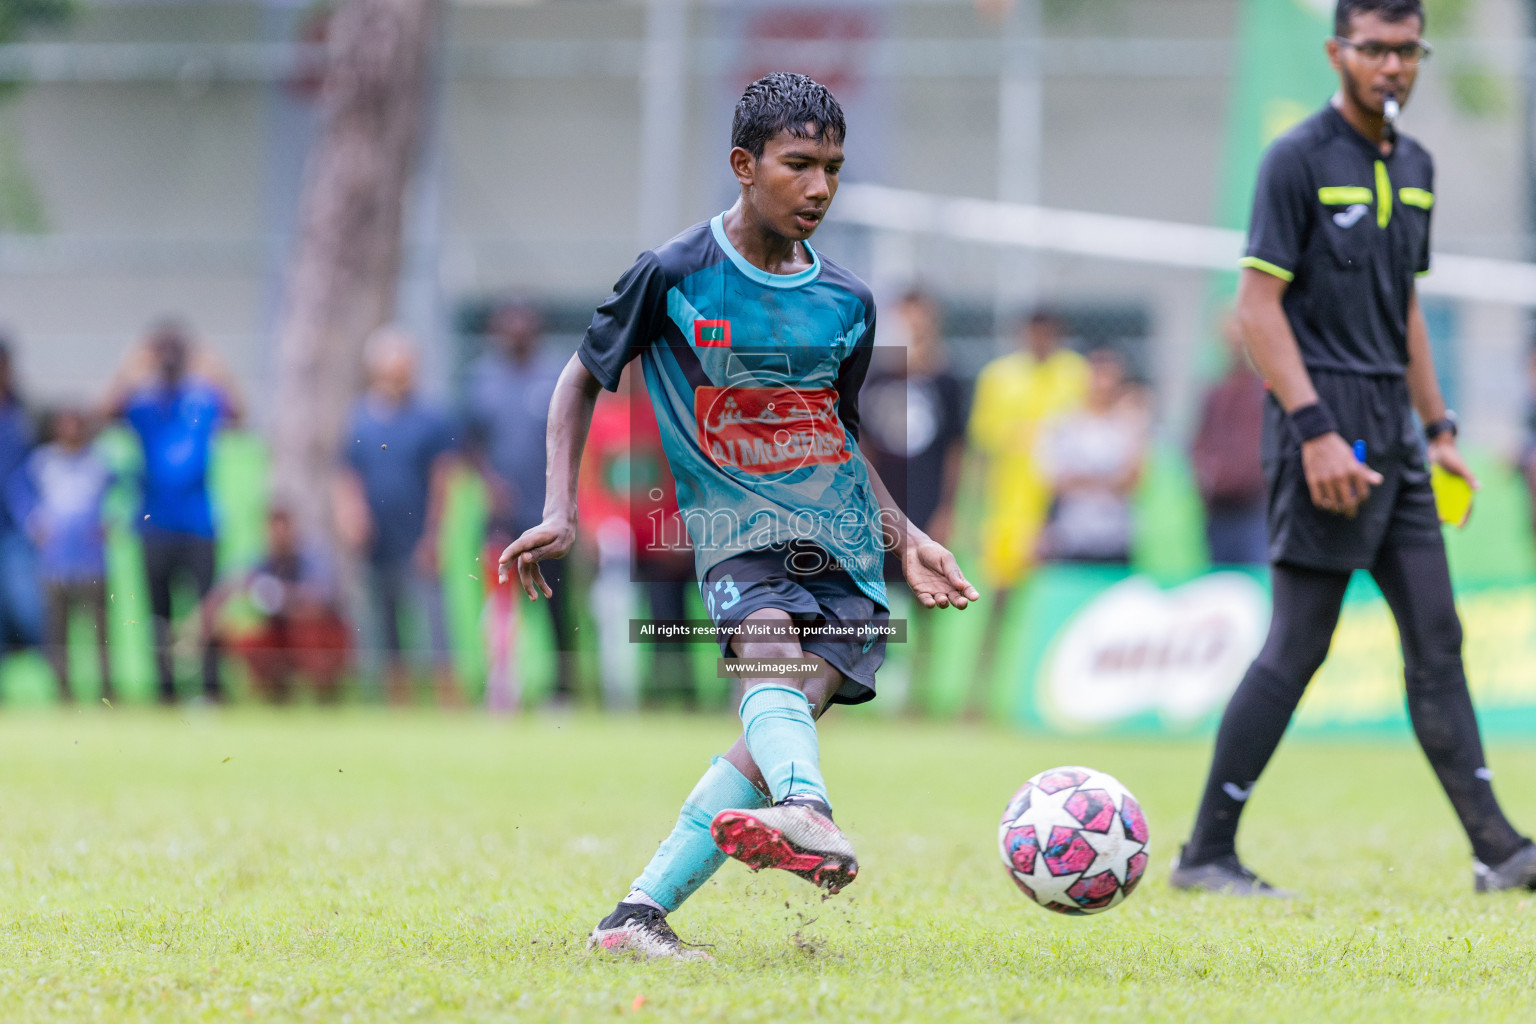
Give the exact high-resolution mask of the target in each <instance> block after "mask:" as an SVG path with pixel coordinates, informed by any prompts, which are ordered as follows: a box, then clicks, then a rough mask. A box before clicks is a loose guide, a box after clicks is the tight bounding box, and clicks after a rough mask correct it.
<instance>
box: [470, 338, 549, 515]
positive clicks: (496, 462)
mask: <svg viewBox="0 0 1536 1024" xmlns="http://www.w3.org/2000/svg"><path fill="white" fill-rule="evenodd" d="M564 368H565V361H564V360H563V359H560V358H559V357H557V356H555V355H553V354H550V353H545V352H535V353H533V354H532V355H531V356H530V358H528V359H527V360H526V361H523V362H517V361H514V360H512V359H510V358H508V357H507V356H506V355H504V354H502V353H500V352H487V353H486V354H485V355H483V356H481V357H480V358H479V359H477V360H476V361H475V363H474V365H473V367H472V368H471V369H470V377H469V389H468V399H469V417H470V425H471V426H472V427H473V428H474V432H475V436H476V440H477V442H478V443H479V444H480V445H481V446H482V448H483V450H484V452H485V460H486V462H487V463H488V468H489V469H490V471H491V472H492V473H494V474H495V475H496V477H497V478H498V482H499V483H500V484H501V485H502V486H503V487H505V488H506V492H507V495H508V497H509V498H510V506H509V507H507V508H505V509H498V510H497V512H498V513H499V514H498V518H499V519H503V520H505V522H504V524H503V525H505V526H506V528H507V529H508V531H509V532H510V533H511V535H512V536H514V537H515V536H517V535H518V534H520V533H522V532H523V531H524V530H526V529H528V528H529V527H532V526H537V525H538V523H539V521H540V520H542V519H543V518H544V435H545V429H546V426H547V424H548V422H549V400H550V398H551V397H552V396H553V395H554V393H555V382H556V381H557V380H558V379H559V378H560V371H561V370H562V369H564Z"/></svg>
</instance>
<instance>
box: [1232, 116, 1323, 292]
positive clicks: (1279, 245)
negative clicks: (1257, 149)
mask: <svg viewBox="0 0 1536 1024" xmlns="http://www.w3.org/2000/svg"><path fill="white" fill-rule="evenodd" d="M1309 189H1310V185H1309V182H1308V175H1307V165H1306V161H1305V160H1303V159H1302V155H1301V153H1300V151H1298V150H1297V149H1296V148H1295V147H1294V146H1291V145H1288V144H1286V143H1285V142H1280V143H1277V144H1275V145H1273V146H1271V147H1270V149H1269V152H1268V153H1266V154H1264V162H1263V163H1262V164H1260V165H1259V181H1258V186H1257V187H1256V188H1255V189H1254V191H1253V217H1252V218H1251V219H1250V220H1249V222H1248V248H1247V249H1246V250H1245V252H1244V255H1245V257H1246V258H1245V259H1244V260H1243V266H1247V267H1255V268H1256V269H1258V270H1263V271H1265V272H1266V273H1271V274H1275V276H1276V277H1282V278H1284V279H1285V280H1287V281H1289V280H1290V279H1291V277H1292V276H1294V275H1295V273H1296V267H1297V265H1298V264H1300V262H1301V253H1302V250H1303V249H1305V248H1306V245H1307V237H1308V235H1309V234H1310V233H1311V230H1312V214H1313V207H1314V206H1315V203H1314V202H1313V197H1312V196H1310V195H1308V192H1309ZM1276 271H1279V273H1276Z"/></svg>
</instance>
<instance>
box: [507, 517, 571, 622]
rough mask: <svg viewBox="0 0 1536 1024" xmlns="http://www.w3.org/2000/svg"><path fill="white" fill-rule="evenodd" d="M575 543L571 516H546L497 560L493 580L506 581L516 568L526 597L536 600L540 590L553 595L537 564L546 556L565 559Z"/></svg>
mask: <svg viewBox="0 0 1536 1024" xmlns="http://www.w3.org/2000/svg"><path fill="white" fill-rule="evenodd" d="M575 543H576V521H575V519H573V518H570V517H565V516H561V517H549V518H546V519H545V520H544V521H543V522H542V523H540V524H539V525H538V526H535V527H534V528H533V529H531V530H525V531H524V532H523V535H522V536H521V537H519V538H517V540H515V541H513V542H512V543H511V544H508V545H507V549H506V550H505V551H503V552H502V553H501V558H499V559H497V563H496V579H497V581H498V582H500V583H506V582H507V580H508V579H509V578H510V577H511V574H512V572H513V567H514V566H515V567H516V571H517V582H518V585H519V586H521V587H522V588H523V593H525V594H527V595H528V600H530V601H537V600H538V599H539V593H540V592H541V591H542V592H543V594H544V596H545V597H554V596H555V592H554V591H553V590H550V589H549V584H548V583H547V582H545V580H544V573H543V572H541V571H540V569H539V563H540V562H542V561H544V559H546V558H564V557H565V556H566V555H568V554H569V553H570V551H571V546H572V545H573V544H575Z"/></svg>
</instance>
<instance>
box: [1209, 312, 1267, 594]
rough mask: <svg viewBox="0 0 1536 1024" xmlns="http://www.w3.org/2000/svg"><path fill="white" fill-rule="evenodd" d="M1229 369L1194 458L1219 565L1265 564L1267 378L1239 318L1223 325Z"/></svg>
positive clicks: (1213, 397)
mask: <svg viewBox="0 0 1536 1024" xmlns="http://www.w3.org/2000/svg"><path fill="white" fill-rule="evenodd" d="M1223 334H1224V336H1225V338H1226V342H1227V349H1228V359H1227V372H1226V374H1225V375H1224V376H1223V377H1222V378H1221V380H1219V381H1217V382H1216V384H1215V385H1214V386H1213V387H1212V388H1211V389H1210V390H1209V391H1207V392H1206V394H1205V399H1204V400H1203V401H1202V402H1201V405H1200V425H1199V427H1198V428H1197V429H1196V430H1195V440H1194V446H1193V450H1192V453H1191V454H1192V459H1193V461H1194V467H1195V482H1196V484H1197V485H1198V486H1199V488H1200V500H1201V502H1202V503H1203V504H1204V505H1205V540H1206V544H1207V546H1208V547H1209V548H1210V552H1211V561H1212V562H1213V563H1215V564H1216V565H1260V564H1263V563H1264V562H1265V561H1266V560H1267V558H1268V551H1269V542H1268V538H1267V536H1266V533H1265V519H1264V515H1265V495H1266V494H1267V492H1268V488H1267V485H1266V484H1265V482H1264V467H1263V465H1262V464H1261V463H1260V457H1259V435H1260V433H1261V431H1262V428H1263V421H1264V381H1263V380H1262V379H1261V378H1260V377H1259V375H1258V374H1256V373H1254V372H1253V368H1252V367H1251V366H1250V365H1249V363H1248V354H1247V353H1246V352H1245V351H1244V350H1243V336H1242V332H1241V329H1240V328H1239V326H1238V323H1237V318H1236V317H1234V316H1228V317H1227V319H1226V321H1225V323H1224V324H1223Z"/></svg>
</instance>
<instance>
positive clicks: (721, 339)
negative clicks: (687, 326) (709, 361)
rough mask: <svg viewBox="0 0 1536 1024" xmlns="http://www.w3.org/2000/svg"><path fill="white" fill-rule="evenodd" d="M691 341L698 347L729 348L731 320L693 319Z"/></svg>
mask: <svg viewBox="0 0 1536 1024" xmlns="http://www.w3.org/2000/svg"><path fill="white" fill-rule="evenodd" d="M693 343H694V345H696V346H697V347H699V348H730V347H731V322H730V321H729V320H695V321H694V322H693Z"/></svg>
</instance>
